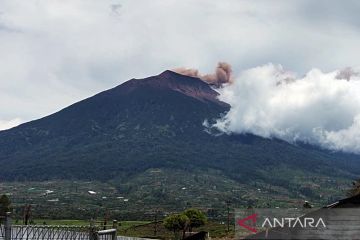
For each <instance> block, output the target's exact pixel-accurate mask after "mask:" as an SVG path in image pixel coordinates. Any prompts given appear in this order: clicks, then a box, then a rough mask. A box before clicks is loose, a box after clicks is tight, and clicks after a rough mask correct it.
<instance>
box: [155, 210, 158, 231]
mask: <svg viewBox="0 0 360 240" xmlns="http://www.w3.org/2000/svg"><path fill="white" fill-rule="evenodd" d="M157 215H158V210H157V209H156V210H155V219H154V220H155V224H154V236H155V237H156V235H157V222H158V216H157Z"/></svg>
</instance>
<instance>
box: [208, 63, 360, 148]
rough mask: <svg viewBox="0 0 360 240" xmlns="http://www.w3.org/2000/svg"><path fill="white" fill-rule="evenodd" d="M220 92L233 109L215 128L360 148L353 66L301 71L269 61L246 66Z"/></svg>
mask: <svg viewBox="0 0 360 240" xmlns="http://www.w3.org/2000/svg"><path fill="white" fill-rule="evenodd" d="M219 92H220V100H222V101H224V102H227V103H229V104H230V105H231V109H230V111H229V112H228V113H227V114H226V115H225V116H224V117H223V118H221V119H218V120H217V122H216V123H215V124H214V125H213V126H212V127H213V128H217V129H219V130H221V131H223V132H225V133H252V134H255V135H258V136H262V137H265V138H273V137H275V138H280V139H283V140H286V141H288V142H290V143H295V142H298V141H301V142H306V143H310V144H315V145H318V146H320V147H323V148H327V149H331V150H335V151H345V152H352V153H360V76H359V74H358V73H357V72H356V71H355V70H353V69H351V68H346V69H343V70H338V71H333V72H328V73H324V72H322V71H320V70H319V69H312V70H311V71H309V72H308V73H307V74H306V75H305V76H302V77H297V76H296V74H295V73H292V72H289V71H285V70H284V69H283V67H282V66H281V65H273V64H267V65H264V66H260V67H255V68H252V69H248V70H246V71H243V72H242V73H241V74H240V75H239V77H238V78H236V79H235V80H234V81H233V84H228V85H224V87H223V88H220V89H219Z"/></svg>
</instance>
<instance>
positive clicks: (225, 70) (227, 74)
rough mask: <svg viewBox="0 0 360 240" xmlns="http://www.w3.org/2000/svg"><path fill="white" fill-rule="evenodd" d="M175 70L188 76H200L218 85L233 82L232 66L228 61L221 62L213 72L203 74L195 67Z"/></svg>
mask: <svg viewBox="0 0 360 240" xmlns="http://www.w3.org/2000/svg"><path fill="white" fill-rule="evenodd" d="M173 71H174V72H177V73H180V74H183V75H186V76H190V77H197V78H200V79H201V80H203V81H205V82H207V83H209V84H211V85H214V86H216V87H221V86H222V85H223V84H226V83H231V82H232V68H231V65H230V64H228V63H226V62H219V63H218V65H217V67H216V69H215V73H213V74H205V75H202V74H200V73H199V70H197V69H193V68H176V69H173Z"/></svg>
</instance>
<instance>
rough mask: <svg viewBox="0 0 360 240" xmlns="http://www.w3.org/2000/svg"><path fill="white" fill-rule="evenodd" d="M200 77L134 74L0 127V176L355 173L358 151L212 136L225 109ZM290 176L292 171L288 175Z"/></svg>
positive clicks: (265, 177)
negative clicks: (158, 171) (210, 127)
mask: <svg viewBox="0 0 360 240" xmlns="http://www.w3.org/2000/svg"><path fill="white" fill-rule="evenodd" d="M217 95H218V94H217V93H216V92H215V91H214V90H213V89H211V87H210V86H209V85H207V84H206V83H204V82H203V81H201V80H200V79H197V78H192V77H187V76H183V75H180V74H177V73H174V72H171V71H165V72H163V73H162V74H160V75H158V76H154V77H149V78H146V79H132V80H130V81H128V82H125V83H123V84H121V85H119V86H117V87H115V88H113V89H110V90H107V91H104V92H101V93H99V94H97V95H95V96H93V97H90V98H88V99H85V100H83V101H80V102H78V103H75V104H73V105H71V106H69V107H67V108H65V109H63V110H61V111H59V112H57V113H55V114H52V115H50V116H48V117H44V118H42V119H39V120H36V121H32V122H28V123H25V124H22V125H20V126H18V127H15V128H13V129H10V130H6V131H1V132H0V164H1V168H2V173H1V175H0V179H1V180H47V179H84V180H88V179H90V180H103V181H106V180H111V179H128V178H129V177H132V176H135V175H137V174H141V173H143V172H145V171H146V170H148V169H152V168H164V169H181V170H184V171H189V172H192V171H197V170H201V171H206V170H207V169H209V170H213V169H215V170H217V171H220V172H221V173H222V174H224V175H226V176H227V177H228V178H231V179H233V180H235V181H238V182H251V181H252V180H254V179H257V180H259V179H260V180H262V181H265V182H269V183H271V184H273V185H278V186H285V187H286V186H288V185H289V182H288V181H287V180H286V179H284V178H278V176H276V175H275V176H274V175H269V174H268V172H271V171H272V170H273V169H276V168H279V167H280V166H281V168H285V169H286V168H288V169H291V170H299V171H300V172H303V173H307V174H310V175H311V174H313V175H316V174H319V173H321V174H325V175H326V176H329V177H341V178H352V177H353V176H354V174H356V173H357V171H358V170H359V164H357V161H356V160H357V158H358V157H357V156H350V155H344V154H339V153H338V154H334V153H331V152H327V151H323V150H321V149H317V148H312V147H308V146H305V145H304V146H295V145H291V144H288V143H286V142H283V141H279V140H276V139H263V138H260V137H256V136H253V135H221V136H214V135H210V134H208V133H207V132H206V131H205V127H204V126H203V122H204V120H205V119H207V120H208V121H210V122H211V121H213V120H214V119H216V118H218V117H219V116H220V115H221V114H223V113H224V112H226V111H228V110H229V106H228V105H227V104H226V103H223V102H220V101H219V100H217V98H216V97H217ZM290 177H291V176H290Z"/></svg>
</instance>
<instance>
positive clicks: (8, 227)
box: [4, 212, 11, 240]
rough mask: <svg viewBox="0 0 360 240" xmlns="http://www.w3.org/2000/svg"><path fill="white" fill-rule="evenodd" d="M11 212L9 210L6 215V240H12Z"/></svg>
mask: <svg viewBox="0 0 360 240" xmlns="http://www.w3.org/2000/svg"><path fill="white" fill-rule="evenodd" d="M10 214H11V213H10V212H7V213H6V215H5V226H4V228H5V229H4V230H5V240H11V217H10Z"/></svg>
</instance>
